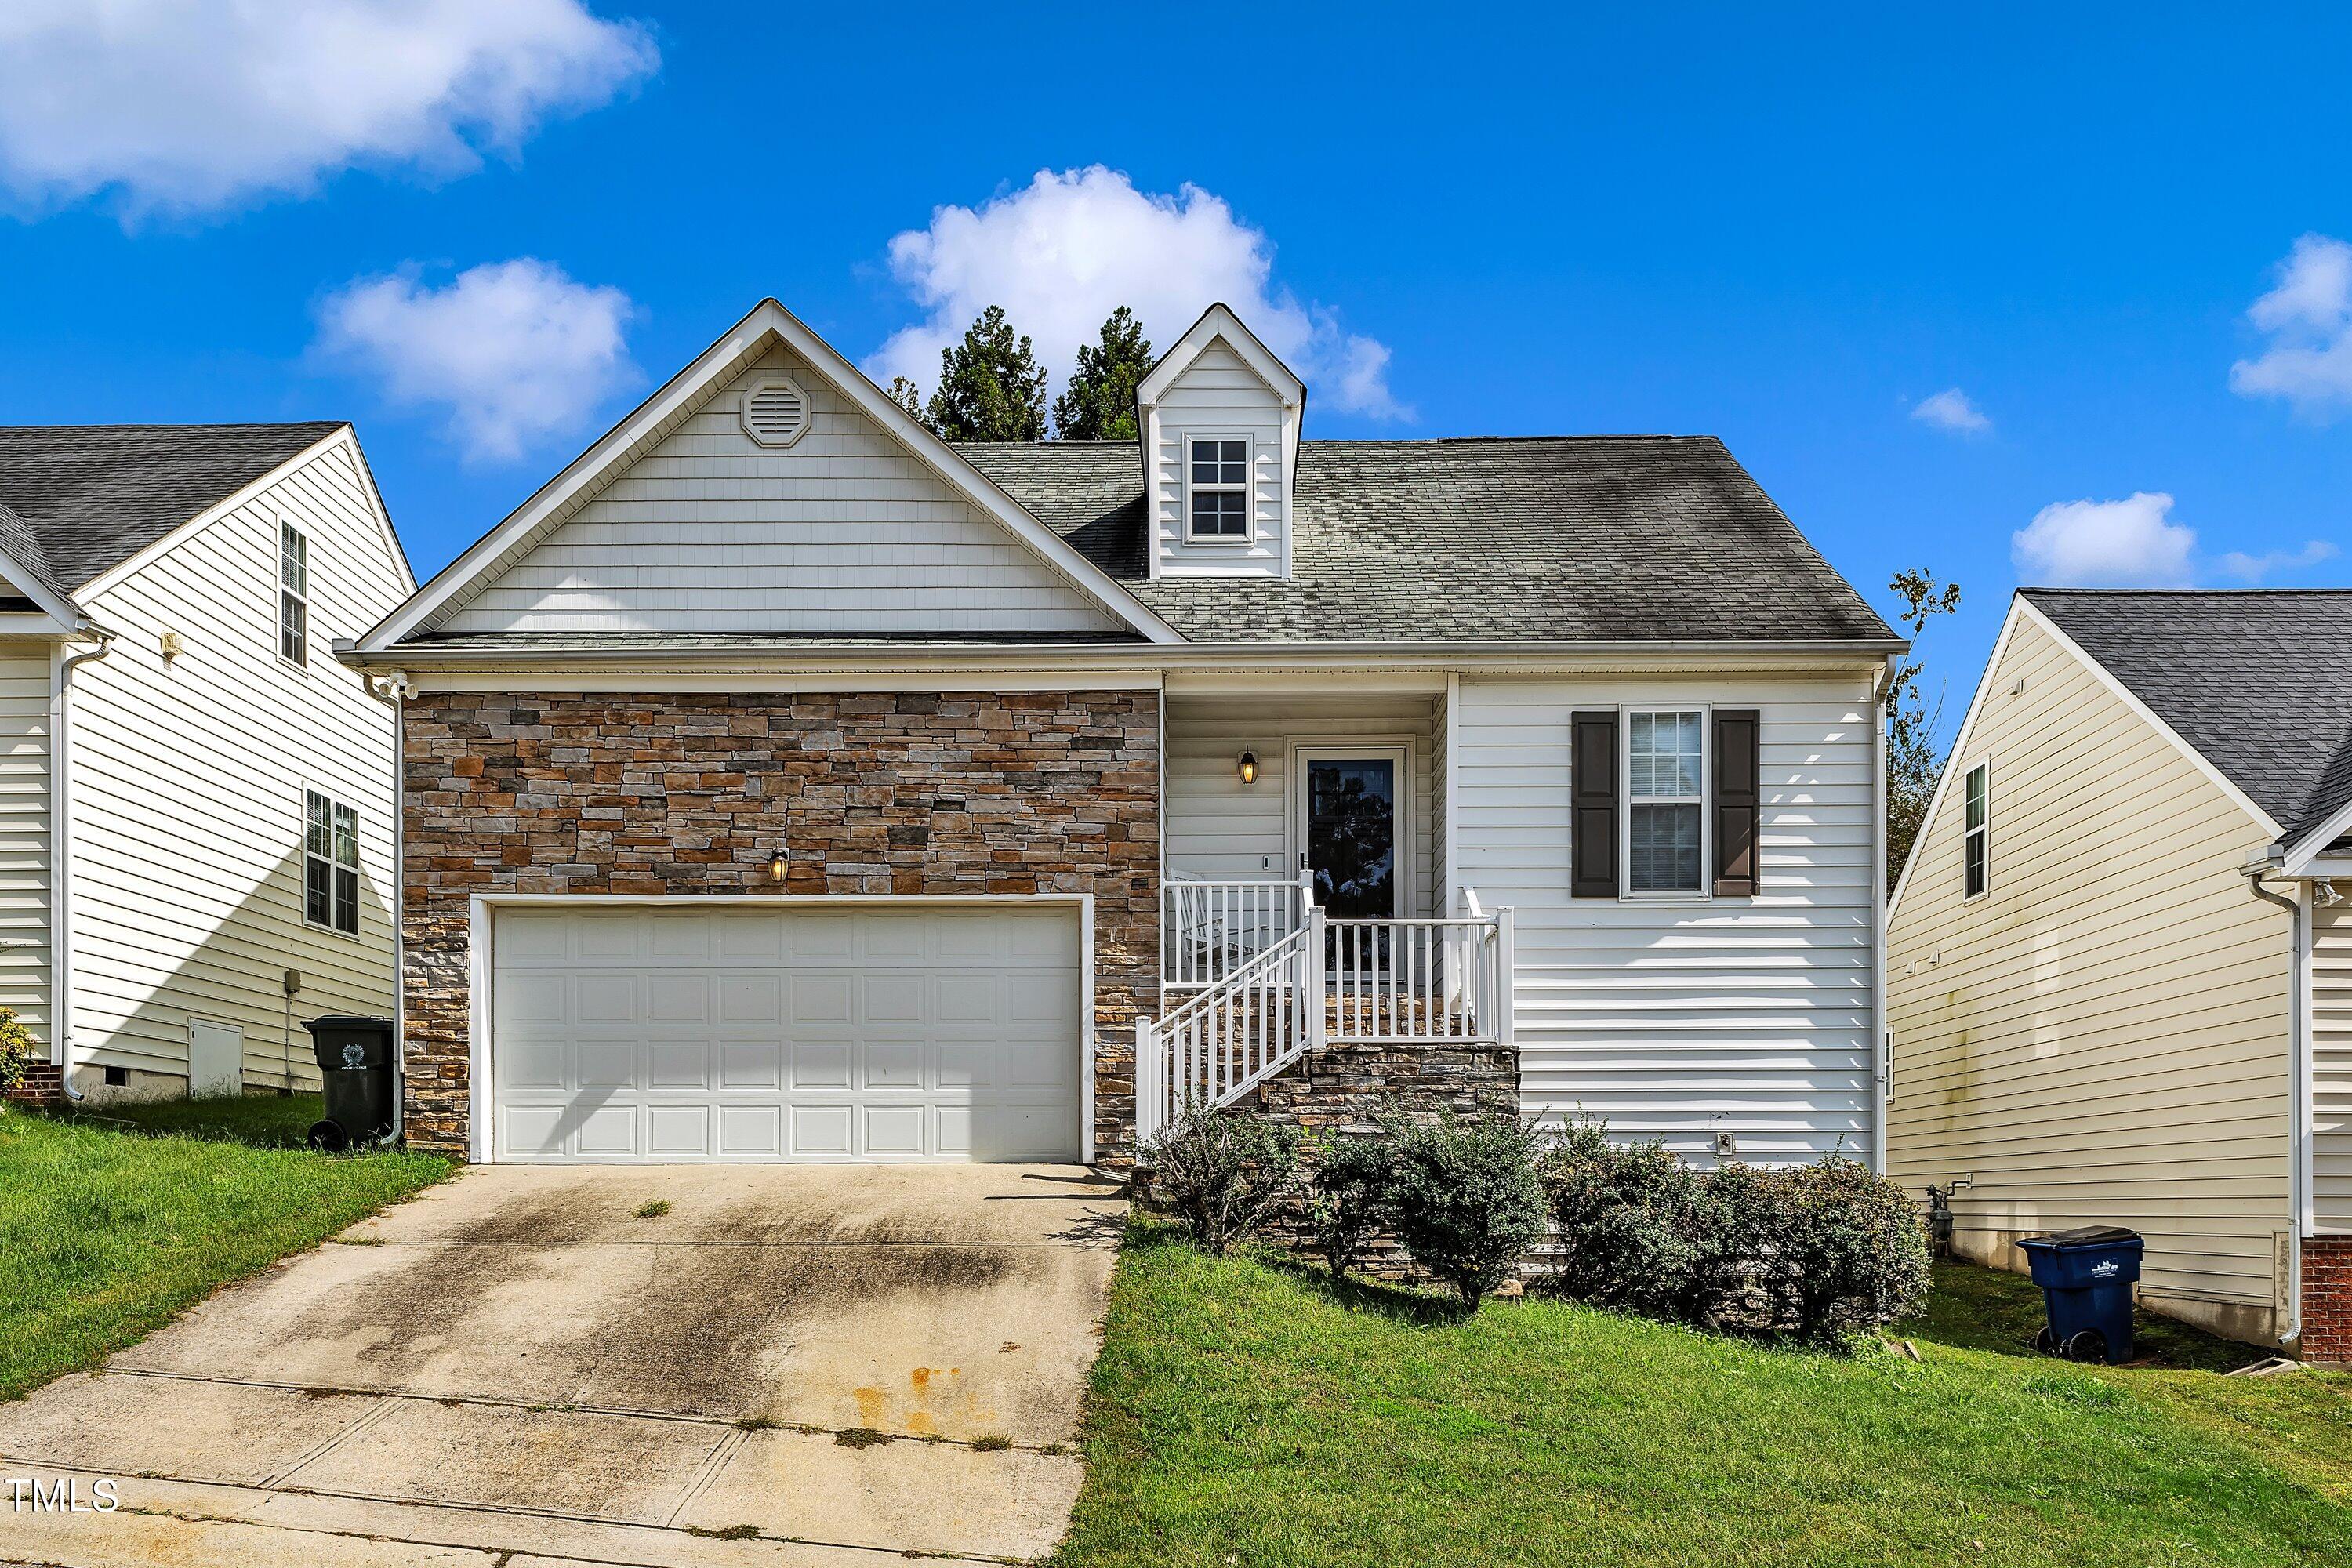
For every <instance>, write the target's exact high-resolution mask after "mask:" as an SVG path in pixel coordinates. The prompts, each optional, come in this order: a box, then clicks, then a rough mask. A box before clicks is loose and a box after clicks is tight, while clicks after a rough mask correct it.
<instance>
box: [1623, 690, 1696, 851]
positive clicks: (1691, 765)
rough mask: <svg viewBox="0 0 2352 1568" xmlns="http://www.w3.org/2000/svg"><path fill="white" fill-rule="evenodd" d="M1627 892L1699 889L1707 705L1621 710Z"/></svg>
mask: <svg viewBox="0 0 2352 1568" xmlns="http://www.w3.org/2000/svg"><path fill="white" fill-rule="evenodd" d="M1624 852H1625V892H1626V896H1628V897H1629V898H1630V897H1639V896H1642V895H1645V894H1647V895H1671V896H1675V897H1681V898H1704V897H1705V896H1706V888H1707V884H1706V710H1705V709H1703V708H1668V709H1631V710H1627V711H1626V713H1625V844H1624Z"/></svg>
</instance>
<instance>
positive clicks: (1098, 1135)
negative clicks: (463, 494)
mask: <svg viewBox="0 0 2352 1568" xmlns="http://www.w3.org/2000/svg"><path fill="white" fill-rule="evenodd" d="M1303 409H1304V393H1303V389H1302V387H1301V386H1300V384H1299V382H1298V380H1297V377H1296V376H1294V375H1293V374H1291V373H1290V372H1289V371H1288V370H1287V369H1286V368H1285V367H1284V366H1283V364H1282V363H1280V362H1279V361H1278V360H1276V358H1275V356H1274V355H1272V354H1271V353H1268V352H1267V351H1266V350H1265V348H1264V347H1263V346H1262V345H1261V344H1260V343H1259V342H1258V341H1257V340H1256V339H1255V337H1253V336H1252V335H1251V334H1250V332H1249V331H1248V330H1247V329H1246V328H1245V327H1244V325H1243V324H1242V323H1241V322H1240V321H1238V320H1236V319H1235V318H1234V315H1233V314H1232V312H1231V311H1229V310H1226V309H1224V308H1223V306H1218V307H1215V308H1213V309H1212V310H1209V311H1208V312H1207V314H1205V315H1204V316H1203V317H1202V319H1201V321H1199V322H1197V323H1196V324H1194V325H1193V327H1192V329H1191V330H1190V331H1187V332H1186V333H1184V335H1183V336H1182V337H1181V339H1180V340H1179V341H1178V342H1176V343H1174V344H1173V345H1172V347H1171V349H1170V350H1169V352H1168V353H1166V355H1165V356H1164V357H1163V358H1162V359H1161V361H1160V363H1159V364H1158V365H1157V367H1156V368H1155V369H1154V370H1153V371H1152V373H1151V374H1150V377H1149V378H1148V379H1147V380H1146V381H1145V382H1144V383H1143V384H1142V386H1141V388H1140V389H1139V415H1140V419H1139V427H1140V429H1141V432H1142V435H1141V437H1140V440H1139V441H1120V442H1102V443H1076V442H1049V443H1039V444H1034V445H979V446H967V447H951V446H949V445H947V444H945V443H943V442H941V441H940V440H939V439H937V438H936V437H933V436H932V435H931V434H930V433H929V432H928V431H927V430H925V429H924V428H923V427H922V426H920V425H919V424H918V423H917V422H915V421H914V420H913V419H912V418H910V417H909V416H908V415H907V414H906V413H905V411H904V410H902V409H900V408H899V407H898V405H895V404H894V403H892V402H891V401H890V399H889V398H888V397H887V396H886V395H883V394H882V393H881V392H879V391H878V390H877V389H876V388H875V387H874V385H873V384H871V383H870V382H868V381H867V380H866V377H865V376H864V375H862V374H859V373H858V371H857V370H856V367H854V366H853V365H851V364H850V363H848V362H847V361H845V359H843V358H842V356H841V355H840V354H839V353H835V351H834V350H833V349H832V348H831V347H829V346H828V345H827V344H825V343H824V342H822V341H821V340H820V339H818V337H817V336H816V335H815V334H814V332H812V331H809V329H808V328H807V327H805V326H803V324H802V323H801V322H800V321H796V320H795V319H794V318H793V316H792V315H790V314H789V313H788V312H786V311H785V310H783V309H782V307H780V306H778V305H777V304H775V303H774V302H773V301H767V302H763V303H762V304H761V305H760V306H759V307H758V308H757V309H755V310H752V311H751V314H750V315H748V316H747V317H745V318H744V319H743V320H742V321H740V323H738V324H737V325H736V326H735V327H734V328H732V329H731V330H730V331H728V333H727V334H726V335H725V336H724V337H722V338H721V339H719V342H717V343H715V344H713V345H712V346H711V348H710V349H709V351H708V352H706V353H704V354H702V355H701V357H699V358H698V359H697V360H696V361H695V362H694V363H692V364H690V365H688V367H686V369H684V370H683V371H681V372H680V373H679V374H677V376H675V377H674V378H672V379H671V380H670V381H669V383H668V384H667V385H665V386H663V387H662V388H661V389H660V390H659V391H658V392H656V394H655V395H653V397H652V398H651V399H650V400H649V401H647V402H646V404H645V405H643V406H642V407H641V408H639V409H638V410H636V411H635V413H633V414H631V415H630V416H628V417H627V418H626V419H625V420H624V421H622V423H621V424H620V425H619V426H617V427H616V428H614V430H613V431H612V432H611V433H610V434H609V435H607V436H606V437H604V438H603V439H602V440H600V441H598V442H597V443H596V444H595V445H594V446H593V447H591V448H590V449H589V450H588V451H587V452H586V453H585V454H584V455H583V456H582V457H581V458H578V459H577V460H576V461H575V462H573V463H572V465H571V466H570V467H569V468H565V469H564V470H563V471H562V473H560V474H558V475H557V476H555V478H554V479H551V480H550V481H549V482H548V484H547V485H546V486H545V487H544V488H542V489H541V490H540V491H539V492H538V493H537V494H536V495H534V496H532V497H531V498H530V500H528V501H526V502H525V503H524V504H523V506H522V507H521V508H520V510H517V511H516V512H515V513H514V514H513V515H512V516H511V517H509V519H508V520H507V521H505V522H503V523H501V524H499V526H498V527H497V528H496V529H494V530H492V531H490V532H489V533H488V534H487V535H486V536H485V537H484V538H483V539H481V540H480V541H479V542H478V543H476V544H475V545H473V546H472V547H471V548H470V549H468V550H467V551H466V552H464V554H463V555H461V556H460V557H459V558H458V559H457V561H456V562H455V563H452V564H451V565H450V566H449V568H448V569H447V570H446V571H445V572H443V573H442V574H440V575H438V576H437V577H436V578H434V579H433V581H432V582H430V583H429V584H426V585H425V588H424V590H423V591H421V592H420V593H419V594H418V595H416V596H415V598H413V599H412V600H410V601H409V602H408V603H407V604H405V605H403V606H401V608H400V609H399V610H398V611H397V612H396V613H395V614H394V615H392V616H389V617H388V618H387V619H385V620H384V622H383V624H382V625H380V626H376V627H375V628H374V629H373V630H372V631H370V632H369V633H367V635H366V636H365V637H362V639H360V642H359V644H358V645H357V646H356V647H353V648H352V649H350V650H348V652H347V653H346V656H345V657H346V658H348V660H349V661H350V662H351V663H352V664H353V665H354V666H355V667H357V668H360V669H362V670H363V671H366V672H368V673H369V674H370V675H371V677H372V678H373V679H379V680H381V681H383V683H384V684H385V685H386V686H387V687H388V688H390V689H395V690H397V691H398V692H399V693H400V694H401V696H402V698H403V716H404V718H403V727H402V735H403V744H404V780H405V788H406V795H405V805H404V834H405V857H404V879H405V881H404V901H403V909H404V915H405V930H404V942H405V967H404V973H405V975H406V979H407V990H406V995H405V1000H404V1059H405V1063H406V1079H405V1096H406V1099H405V1115H406V1119H407V1122H406V1124H407V1130H408V1135H409V1137H410V1139H411V1140H412V1142H418V1143H423V1144H426V1145H429V1146H432V1147H436V1148H443V1149H447V1150H451V1151H453V1152H465V1153H467V1154H469V1155H470V1156H471V1157H472V1158H474V1159H477V1160H703V1159H713V1160H720V1159H741V1160H790V1159H810V1160H860V1159H863V1160H965V1159H1014V1158H1025V1159H1036V1160H1048V1161H1079V1160H1086V1161H1101V1162H1104V1163H1122V1162H1124V1161H1126V1160H1127V1159H1129V1157H1131V1155H1132V1153H1133V1152H1134V1150H1135V1148H1136V1145H1137V1142H1138V1139H1139V1133H1148V1132H1150V1131H1151V1130H1152V1129H1153V1128H1155V1127H1157V1126H1160V1125H1162V1124H1164V1122H1165V1121H1166V1120H1167V1119H1168V1118H1169V1116H1171V1114H1172V1113H1173V1112H1174V1110H1175V1108H1176V1107H1177V1106H1178V1105H1180V1104H1181V1101H1182V1100H1184V1099H1185V1098H1186V1097H1188V1096H1190V1097H1192V1098H1198V1099H1205V1100H1217V1101H1225V1100H1233V1099H1235V1098H1237V1097H1239V1096H1242V1095H1244V1094H1247V1093H1249V1092H1251V1091H1252V1090H1253V1089H1258V1088H1260V1087H1261V1086H1263V1087H1264V1088H1265V1090H1266V1091H1267V1092H1269V1093H1271V1092H1276V1091H1277V1090H1279V1091H1281V1092H1285V1093H1290V1092H1293V1091H1297V1090H1298V1089H1299V1086H1300V1085H1302V1084H1304V1085H1305V1086H1306V1090H1304V1091H1302V1092H1320V1091H1321V1090H1320V1089H1318V1084H1319V1085H1321V1086H1323V1087H1324V1088H1328V1089H1329V1091H1330V1092H1331V1093H1332V1094H1333V1095H1335V1096H1339V1097H1342V1098H1344V1097H1346V1096H1348V1095H1353V1096H1355V1097H1356V1098H1355V1100H1353V1101H1352V1102H1351V1103H1355V1104H1358V1105H1361V1104H1362V1103H1364V1097H1365V1096H1366V1095H1368V1094H1370V1093H1373V1092H1376V1091H1377V1092H1386V1091H1391V1090H1393V1091H1395V1092H1398V1093H1400V1094H1402V1095H1403V1096H1405V1097H1406V1098H1407V1099H1409V1100H1411V1099H1414V1098H1416V1097H1417V1098H1419V1099H1421V1100H1424V1101H1427V1100H1439V1101H1443V1100H1445V1099H1446V1098H1447V1097H1448V1096H1452V1095H1455V1094H1457V1093H1458V1092H1461V1088H1462V1086H1464V1085H1469V1086H1471V1087H1472V1088H1473V1089H1475V1091H1476V1092H1478V1093H1481V1094H1497V1093H1498V1094H1499V1095H1500V1096H1502V1097H1505V1098H1507V1100H1508V1101H1509V1102H1510V1103H1513V1104H1517V1105H1522V1106H1524V1108H1525V1109H1526V1110H1528V1111H1530V1112H1538V1113H1542V1114H1546V1115H1550V1116H1555V1117H1557V1116H1564V1115H1573V1114H1576V1113H1578V1112H1580V1111H1581V1112H1586V1113H1591V1114H1596V1115H1605V1116H1607V1117H1608V1118H1609V1119H1610V1121H1611V1122H1612V1125H1613V1126H1614V1127H1615V1128H1616V1130H1617V1131H1619V1132H1621V1133H1623V1134H1626V1135H1633V1136H1648V1135H1654V1136H1657V1137H1659V1138H1662V1139H1664V1140H1665V1141H1666V1142H1668V1143H1669V1144H1670V1145H1671V1146H1673V1147H1674V1148H1675V1149H1676V1150H1678V1151H1681V1152H1685V1153H1686V1154H1689V1155H1691V1156H1693V1157H1695V1158H1698V1159H1702V1160H1705V1159H1710V1158H1713V1157H1714V1156H1715V1155H1717V1153H1718V1152H1733V1151H1735V1150H1736V1151H1737V1152H1738V1153H1740V1154H1741V1155H1743V1156H1746V1157H1748V1158H1751V1159H1756V1160H1763V1161H1802V1160H1811V1159H1814V1158H1817V1157H1819V1156H1821V1155H1822V1154H1825V1153H1828V1152H1832V1151H1835V1150H1839V1149H1843V1150H1845V1151H1847V1152H1853V1153H1866V1152H1870V1151H1871V1149H1872V1147H1873V1144H1874V1138H1875V1135H1876V1132H1877V1126H1876V1121H1877V1119H1876V1115H1875V1107H1876V1098H1877V1097H1876V1093H1875V1089H1874V1069H1875V1067H1876V1062H1877V1058H1876V1054H1875V1052H1874V1050H1873V1046H1872V1043H1873V1040H1874V1037H1875V1030H1876V1026H1877V1018H1876V1009H1877V1006H1878V997H1879V990H1878V985H1877V964H1878V958H1879V953H1878V947H1877V942H1876V935H1877V931H1878V927H1879V919H1878V916H1879V897H1878V893H1879V889H1881V888H1882V887H1883V886H1884V879H1883V870H1882V866H1881V852H1880V848H1879V846H1880V844H1881V842H1882V838H1881V834H1880V832H1879V824H1880V821H1881V770H1880V767H1879V761H1878V746H1879V732H1880V731H1879V725H1878V722H1877V721H1876V711H1877V710H1876V699H1877V694H1878V692H1879V690H1880V689H1881V685H1882V683H1883V681H1884V679H1885V673H1886V669H1885V666H1886V660H1887V658H1888V656H1889V655H1890V654H1891V653H1893V652H1895V650H1897V649H1899V648H1900V647H1902V646H1903V645H1902V644H1901V642H1900V641H1899V639H1897V638H1896V637H1894V636H1893V635H1892V634H1890V633H1889V631H1888V629H1887V627H1886V626H1885V624H1884V623H1883V622H1881V620H1880V619H1879V617H1878V616H1875V615H1874V614H1873V613H1872V611H1871V610H1870V608H1869V607H1868V606H1867V605H1865V604H1864V602H1863V600H1862V599H1861V597H1860V596H1859V595H1856V594H1855V593H1854V592H1853V589H1852V588H1851V587H1849V586H1848V585H1847V584H1845V583H1844V582H1843V580H1842V579H1841V578H1840V577H1839V576H1838V575H1837V574H1836V573H1835V572H1833V571H1832V570H1831V568H1830V567H1829V566H1828V565H1827V564H1826V563H1824V562H1823V561H1822V558H1821V556H1820V555H1819V554H1818V553H1816V552H1814V550H1813V549H1812V548H1811V545H1809V544H1808V543H1807V542H1805V540H1804V539H1803V538H1802V536H1801V535H1800V534H1799V533H1798V532H1797V531H1796V530H1795V528H1793V527H1792V526H1791V525H1790V522H1789V521H1788V519H1787V518H1785V517H1784V516H1782V514H1781V513H1780V510H1779V509H1778V508H1776V507H1775V506H1774V505H1773V504H1772V502H1771V500H1769V498H1768V497H1767V496H1766V495H1765V494H1764V493H1763V491H1762V490H1760V489H1758V487H1757V485H1756V484H1755V482H1754V481H1753V480H1752V479H1749V478H1748V475H1747V474H1746V473H1745V472H1744V471H1742V470H1741V468H1739V466H1738V464H1737V463H1735V462H1734V461H1733V460H1732V458H1731V457H1730V455H1729V454H1728V453H1727V452H1726V451H1725V450H1724V448H1723V447H1722V445H1721V444H1720V443H1718V442H1717V441H1715V440H1713V439H1710V438H1705V437H1597V438H1591V439H1494V440H1449V441H1435V440H1433V441H1312V440H1306V439H1303V438H1302V435H1301V419H1302V414H1303ZM1302 858H1303V859H1304V861H1305V862H1306V863H1307V868H1308V870H1307V874H1306V875H1305V877H1304V879H1302V876H1301V873H1300V871H1299V869H1298V868H1299V865H1300V862H1301V860H1302ZM1310 998H1312V999H1313V1000H1312V1001H1311V1002H1310V1001H1309V1000H1308V999H1310ZM1333 1062H1348V1063H1353V1064H1355V1068H1357V1069H1360V1070H1352V1071H1351V1072H1350V1073H1348V1074H1341V1075H1337V1077H1331V1076H1327V1077H1326V1078H1321V1079H1318V1076H1317V1075H1318V1073H1326V1074H1327V1075H1328V1064H1329V1063H1333ZM1424 1063H1427V1064H1432V1065H1430V1066H1429V1067H1428V1068H1426V1069H1424V1068H1423V1065H1422V1064H1424ZM1340 1079H1344V1081H1339V1080H1340Z"/></svg>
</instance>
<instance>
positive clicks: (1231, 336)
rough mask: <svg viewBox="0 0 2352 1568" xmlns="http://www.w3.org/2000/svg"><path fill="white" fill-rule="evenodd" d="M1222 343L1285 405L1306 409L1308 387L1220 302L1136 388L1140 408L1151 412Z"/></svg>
mask: <svg viewBox="0 0 2352 1568" xmlns="http://www.w3.org/2000/svg"><path fill="white" fill-rule="evenodd" d="M1218 342H1222V343H1223V344H1224V345H1225V346H1226V347H1227V348H1229V349H1231V350H1232V351H1233V352H1234V354H1235V355H1237V356H1238V357H1239V358H1240V360H1241V362H1242V363H1244V364H1245V365H1247V366H1249V368H1250V371H1251V373H1252V374H1255V375H1256V376H1257V378H1258V379H1259V380H1261V381H1263V382H1265V384H1266V386H1267V387H1268V388H1269V389H1270V390H1272V392H1273V393H1274V395H1276V397H1278V398H1280V399H1281V400H1282V403H1283V405H1284V406H1285V407H1286V408H1288V409H1290V410H1291V411H1292V412H1294V413H1296V412H1297V411H1299V410H1301V409H1303V408H1304V407H1305V406H1306V404H1307V384H1306V383H1305V382H1303V381H1301V380H1299V379H1298V375H1297V372H1295V371H1293V370H1292V369H1291V368H1290V367H1289V366H1288V365H1286V364H1285V363H1282V359H1281V356H1280V355H1278V354H1276V353H1275V352H1274V351H1273V350H1272V349H1270V348H1267V347H1266V346H1265V343H1263V342H1259V341H1258V335H1257V334H1256V333H1255V332H1253V331H1250V330H1249V323H1247V322H1246V321H1243V320H1242V319H1241V317H1240V316H1239V315H1238V314H1236V313H1235V312H1234V308H1233V307H1232V306H1230V305H1228V304H1226V303H1225V302H1224V301H1223V300H1218V301H1216V302H1215V303H1213V304H1212V305H1211V306H1210V307H1209V308H1208V309H1207V310H1203V311H1202V312H1201V316H1200V319H1199V320H1198V321H1194V322H1193V323H1192V325H1191V326H1189V327H1187V328H1185V329H1184V333H1183V335H1182V336H1181V337H1180V338H1178V339H1177V340H1176V341H1175V342H1173V343H1171V345H1169V349H1168V352H1167V353H1164V354H1161V355H1160V362H1159V363H1157V364H1155V365H1153V366H1152V367H1151V373H1150V374H1149V375H1146V376H1145V377H1144V378H1143V380H1142V381H1141V382H1140V383H1139V384H1138V385H1137V386H1136V389H1135V403H1136V406H1137V407H1138V408H1150V407H1151V406H1152V405H1154V404H1156V403H1158V402H1159V401H1160V398H1161V397H1162V396H1163V395H1165V394H1166V393H1167V391H1168V388H1169V387H1170V386H1171V385H1172V384H1174V383H1175V381H1176V378H1177V377H1178V376H1180V375H1181V374H1184V372H1185V371H1186V370H1187V369H1188V368H1190V367H1191V365H1192V362H1193V361H1194V360H1197V359H1199V358H1200V357H1201V355H1202V353H1204V352H1205V351H1206V350H1207V349H1208V347H1209V345H1211V344H1212V343H1218Z"/></svg>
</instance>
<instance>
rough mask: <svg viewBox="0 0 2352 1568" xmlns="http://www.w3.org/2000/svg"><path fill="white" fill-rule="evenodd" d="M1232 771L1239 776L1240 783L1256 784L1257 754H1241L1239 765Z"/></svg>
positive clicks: (1248, 752)
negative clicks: (1240, 777) (1240, 778)
mask: <svg viewBox="0 0 2352 1568" xmlns="http://www.w3.org/2000/svg"><path fill="white" fill-rule="evenodd" d="M1234 772H1235V773H1239V774H1241V776H1242V783H1244V784H1255V783H1257V753H1256V752H1251V751H1244V752H1242V760H1241V763H1239V765H1237V766H1236V767H1235V768H1234Z"/></svg>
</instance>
